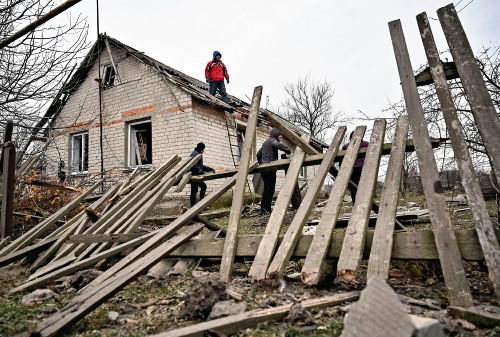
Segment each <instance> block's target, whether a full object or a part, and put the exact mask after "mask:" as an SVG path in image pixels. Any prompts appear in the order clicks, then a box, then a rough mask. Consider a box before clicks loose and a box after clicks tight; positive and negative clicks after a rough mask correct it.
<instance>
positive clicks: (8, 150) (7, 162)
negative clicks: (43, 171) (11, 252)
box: [0, 142, 16, 238]
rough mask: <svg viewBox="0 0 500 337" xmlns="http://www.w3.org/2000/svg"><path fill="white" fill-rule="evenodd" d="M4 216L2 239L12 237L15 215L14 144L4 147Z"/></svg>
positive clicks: (2, 218)
mask: <svg viewBox="0 0 500 337" xmlns="http://www.w3.org/2000/svg"><path fill="white" fill-rule="evenodd" d="M2 153H3V155H4V162H3V180H2V214H1V216H0V219H1V225H0V230H1V234H2V238H6V237H8V236H10V237H12V231H13V229H12V217H13V213H14V188H15V186H14V174H15V171H16V146H15V145H14V143H12V142H7V143H4V146H3V152H2Z"/></svg>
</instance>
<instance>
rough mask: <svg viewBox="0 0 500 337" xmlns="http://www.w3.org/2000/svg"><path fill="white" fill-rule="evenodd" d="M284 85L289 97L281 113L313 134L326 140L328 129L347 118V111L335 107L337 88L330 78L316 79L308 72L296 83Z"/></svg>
mask: <svg viewBox="0 0 500 337" xmlns="http://www.w3.org/2000/svg"><path fill="white" fill-rule="evenodd" d="M284 89H285V92H286V93H287V98H286V99H285V101H284V102H282V103H281V108H280V109H278V110H277V114H278V115H280V116H281V117H283V118H284V119H286V120H287V121H289V122H290V123H292V124H294V125H296V126H298V127H300V128H302V129H304V130H305V131H308V132H309V133H310V134H311V135H313V136H315V137H317V138H319V139H322V140H324V139H325V138H326V136H327V131H328V130H331V129H335V128H336V127H337V125H339V124H342V123H345V122H346V120H347V119H346V117H345V116H344V114H343V113H342V112H341V111H334V109H333V105H332V100H333V95H334V93H335V91H334V90H333V88H332V85H331V84H330V83H329V82H327V81H326V80H325V81H324V82H323V83H313V82H310V80H309V75H307V76H305V77H304V78H303V79H301V78H299V79H298V80H297V82H295V83H288V84H286V85H285V87H284Z"/></svg>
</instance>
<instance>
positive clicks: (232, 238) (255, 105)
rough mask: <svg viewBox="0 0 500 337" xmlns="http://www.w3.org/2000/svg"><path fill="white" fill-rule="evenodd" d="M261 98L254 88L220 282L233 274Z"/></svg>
mask: <svg viewBox="0 0 500 337" xmlns="http://www.w3.org/2000/svg"><path fill="white" fill-rule="evenodd" d="M261 97H262V87H261V86H258V87H256V88H255V90H254V92H253V97H252V104H251V106H250V113H249V117H248V121H247V129H246V134H247V137H246V138H245V141H244V142H243V150H242V154H241V160H240V166H239V169H238V173H237V175H236V185H235V187H234V189H233V202H232V204H231V212H230V213H229V220H228V224H227V233H226V243H225V246H224V254H222V261H221V266H220V275H221V278H222V280H224V281H226V282H229V281H230V280H231V274H232V273H233V259H234V251H235V247H236V245H237V241H238V230H239V222H240V219H241V209H242V207H243V201H244V198H245V185H246V182H247V176H248V172H249V169H250V164H251V162H252V161H253V160H254V158H252V157H251V155H252V146H253V143H254V142H255V136H256V133H255V130H256V128H257V118H258V116H259V107H260V99H261Z"/></svg>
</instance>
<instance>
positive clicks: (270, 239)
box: [248, 135, 311, 280]
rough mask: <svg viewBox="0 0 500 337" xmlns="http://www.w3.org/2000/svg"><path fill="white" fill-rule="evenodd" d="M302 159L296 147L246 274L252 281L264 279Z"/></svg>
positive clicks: (298, 148) (302, 153)
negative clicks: (255, 253)
mask: <svg viewBox="0 0 500 337" xmlns="http://www.w3.org/2000/svg"><path fill="white" fill-rule="evenodd" d="M306 138H307V142H308V141H309V139H310V138H311V136H310V135H308V136H307V137H306ZM304 157H305V152H304V151H303V150H302V149H301V148H300V147H297V148H296V149H295V152H294V154H293V156H292V161H291V164H290V166H289V167H288V172H287V174H286V176H285V180H284V181H283V184H282V187H281V189H280V192H279V194H278V198H277V199H276V203H275V205H274V209H273V212H272V213H271V216H270V217H269V220H268V222H267V226H266V231H265V233H264V237H263V239H262V241H261V242H260V245H259V249H258V251H257V255H255V258H254V260H253V263H252V266H251V267H250V271H249V272H248V276H249V277H251V278H252V279H254V280H262V279H264V278H265V277H266V272H267V267H268V266H269V263H270V262H271V259H272V258H273V253H274V250H275V249H276V245H277V244H278V237H279V234H280V230H281V227H282V226H283V222H284V221H285V216H286V212H287V210H288V205H289V204H290V200H291V199H292V194H293V191H294V190H295V187H296V185H297V181H298V179H299V173H300V170H301V169H302V162H303V161H304Z"/></svg>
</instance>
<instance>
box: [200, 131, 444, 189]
mask: <svg viewBox="0 0 500 337" xmlns="http://www.w3.org/2000/svg"><path fill="white" fill-rule="evenodd" d="M431 144H432V147H433V148H437V147H439V145H440V144H441V140H440V139H431ZM414 151H415V144H414V143H413V140H412V139H409V140H407V141H406V152H414ZM345 153H346V150H339V151H338V153H337V155H336V157H335V158H334V161H335V162H339V161H340V160H341V159H342V158H343V157H344V155H345ZM365 153H366V148H365V147H364V148H361V149H360V150H359V153H358V157H359V158H362V157H364V155H365ZM390 153H391V143H386V144H384V146H383V148H382V155H388V154H390ZM325 155H326V154H325V153H318V154H315V155H307V156H306V158H305V159H304V165H303V166H314V165H320V164H321V162H322V161H323V159H324V158H325ZM289 165H290V159H280V160H276V161H273V162H272V163H266V164H260V165H259V166H257V167H256V168H255V169H253V170H251V171H250V172H249V174H253V173H258V172H266V171H277V170H284V169H286V168H287V167H288V166H289ZM237 172H238V169H231V170H224V171H221V172H217V173H208V174H203V175H201V176H193V177H191V179H190V182H200V181H208V180H214V179H220V178H228V177H232V176H234V175H235V174H236V173H237Z"/></svg>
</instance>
